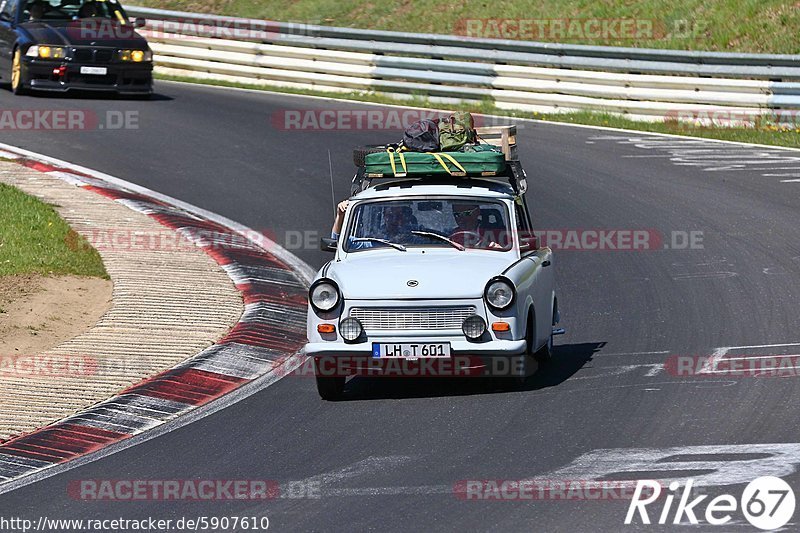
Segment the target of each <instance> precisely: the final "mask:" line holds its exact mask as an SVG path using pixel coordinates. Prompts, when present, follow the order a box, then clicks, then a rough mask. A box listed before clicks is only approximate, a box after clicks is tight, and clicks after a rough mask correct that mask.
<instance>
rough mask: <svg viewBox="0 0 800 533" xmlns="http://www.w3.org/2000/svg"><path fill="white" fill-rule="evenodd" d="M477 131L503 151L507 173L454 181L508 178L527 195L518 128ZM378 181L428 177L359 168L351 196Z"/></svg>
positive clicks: (501, 127) (455, 178)
mask: <svg viewBox="0 0 800 533" xmlns="http://www.w3.org/2000/svg"><path fill="white" fill-rule="evenodd" d="M475 129H476V131H477V134H478V140H479V141H480V142H482V143H485V144H491V145H494V146H497V147H499V148H500V149H501V150H502V152H503V155H504V156H505V160H506V170H505V172H503V173H501V174H497V175H495V176H487V175H485V174H483V175H467V176H460V177H455V176H454V177H453V179H454V180H458V179H469V178H484V179H485V178H487V177H488V178H492V177H495V178H506V179H507V180H508V182H509V184H510V185H511V187H512V189H514V193H515V194H517V195H520V194H525V191H527V190H528V182H527V175H526V174H525V170H524V169H523V168H522V165H521V163H520V162H519V156H518V154H517V127H516V126H514V125H511V126H488V127H482V128H475ZM436 178H437V179H441V176H436ZM376 179H404V180H413V181H424V180H425V179H428V177H426V176H425V175H417V176H380V177H377V176H375V175H369V174H367V173H366V170H365V168H364V167H359V169H358V171H357V172H356V174H355V176H353V183H352V187H351V190H350V192H351V194H353V195H355V194H358V193H359V192H361V191H364V190H366V189H368V188H369V187H370V186H371V185H372V182H373V180H376Z"/></svg>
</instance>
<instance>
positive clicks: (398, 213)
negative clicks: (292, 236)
mask: <svg viewBox="0 0 800 533" xmlns="http://www.w3.org/2000/svg"><path fill="white" fill-rule="evenodd" d="M349 205H350V201H349V200H344V201H342V202H339V205H337V206H336V218H335V219H334V221H333V227H332V228H331V238H332V239H338V238H339V235H340V234H341V232H342V224H343V223H344V215H345V213H346V212H347V208H348V206H349ZM418 229H419V226H418V225H417V223H416V221H415V219H414V213H413V211H412V210H411V207H409V206H407V205H388V206H386V207H384V208H383V225H382V227H381V230H382V234H381V235H365V237H376V238H379V239H384V240H387V241H389V242H393V243H397V244H404V245H405V244H422V243H423V242H426V239H424V238H421V237H419V236H418V235H414V234H413V233H411V232H412V231H415V230H418ZM349 241H350V242H349V243H348V244H349V246H348V248H349V249H364V248H372V247H374V246H383V245H382V244H381V243H377V242H369V241H354V238H353V237H352V236H351V237H349Z"/></svg>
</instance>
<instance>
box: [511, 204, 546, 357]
mask: <svg viewBox="0 0 800 533" xmlns="http://www.w3.org/2000/svg"><path fill="white" fill-rule="evenodd" d="M514 206H515V209H514V211H515V217H514V218H515V219H516V221H515V223H516V231H517V235H518V236H519V242H520V254H521V255H522V256H523V257H525V258H526V261H525V262H526V263H528V265H527V267H528V268H530V269H531V270H532V275H531V283H530V284H529V285H527V289H528V291H529V294H530V297H531V299H532V301H533V307H534V309H535V311H536V346H534V348H538V347H539V346H541V345H543V344H544V343H545V342H547V340H548V338H549V337H550V334H551V333H552V329H553V291H554V288H555V276H554V275H553V253H552V251H551V250H550V249H549V248H539V247H538V240H537V239H536V238H535V236H534V233H533V228H532V227H531V224H530V214H529V213H528V209H527V206H526V205H525V203H524V201H521V202H515V204H514Z"/></svg>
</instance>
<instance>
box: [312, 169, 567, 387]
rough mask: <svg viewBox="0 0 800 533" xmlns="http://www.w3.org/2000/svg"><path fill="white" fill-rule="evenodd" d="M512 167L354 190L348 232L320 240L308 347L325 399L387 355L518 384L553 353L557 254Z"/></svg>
mask: <svg viewBox="0 0 800 533" xmlns="http://www.w3.org/2000/svg"><path fill="white" fill-rule="evenodd" d="M515 168H516V169H517V170H518V172H517V174H516V177H517V178H522V179H515V177H514V175H511V174H510V176H511V179H508V180H503V179H500V178H497V179H487V178H482V177H479V178H476V177H460V178H455V177H448V178H447V179H442V178H427V179H401V180H397V181H392V182H389V183H382V184H379V185H374V186H367V187H365V188H364V190H360V191H359V190H358V189H354V191H355V192H356V194H354V195H353V196H352V197H351V198H350V201H349V205H348V207H347V211H346V213H345V215H344V220H343V222H342V229H341V234H340V235H336V234H334V235H332V236H331V238H330V239H327V238H325V239H322V244H321V247H322V249H323V250H328V251H331V252H333V253H334V254H335V255H334V258H333V260H332V261H330V262H329V263H327V264H326V265H324V266H323V267H322V268H321V269H320V271H319V272H318V273H317V275H316V278H315V280H314V281H313V283H312V285H311V287H310V289H309V309H308V344H307V345H306V346H305V354H306V355H307V356H310V357H313V358H314V361H315V371H316V378H317V388H318V391H319V393H320V396H322V398H324V399H336V398H338V397H340V396H341V395H342V393H343V391H344V387H345V382H346V379H347V375H348V374H350V373H354V374H359V373H362V372H361V371H363V370H365V367H367V369H368V370H374V369H375V368H380V365H376V364H375V363H380V362H390V361H394V362H397V360H398V359H402V360H404V362H406V361H409V360H410V361H420V360H428V359H437V360H439V362H441V361H442V360H447V359H452V358H457V357H458V358H460V359H461V360H462V361H467V364H470V365H472V366H474V367H480V368H481V369H482V370H483V372H481V373H479V375H497V373H493V372H492V370H493V369H503V372H504V374H503V375H504V376H506V377H508V378H509V379H507V380H504V381H506V382H508V383H512V384H514V383H519V382H520V381H521V380H524V379H525V377H526V376H528V375H530V373H532V372H533V371H535V366H536V365H535V363H534V361H536V360H539V361H541V360H546V359H548V358H549V357H550V354H551V350H552V346H553V335H555V334H559V333H563V330H561V329H556V328H555V325H556V324H557V323H558V321H559V312H558V301H557V299H556V292H555V284H554V275H553V271H554V268H555V267H554V264H553V253H552V251H551V250H550V248H547V247H541V248H540V247H539V246H538V244H537V243H538V240H537V239H536V238H535V236H534V234H533V232H532V229H531V217H530V213H529V211H528V206H527V203H526V200H525V194H524V192H525V189H526V187H527V184H526V180H525V179H524V172H523V171H522V170H521V167H520V166H519V165H518V163H517V166H516V167H515ZM498 362H502V363H503V364H497V363H498ZM462 364H463V363H462ZM462 370H463V369H462ZM471 375H476V374H471Z"/></svg>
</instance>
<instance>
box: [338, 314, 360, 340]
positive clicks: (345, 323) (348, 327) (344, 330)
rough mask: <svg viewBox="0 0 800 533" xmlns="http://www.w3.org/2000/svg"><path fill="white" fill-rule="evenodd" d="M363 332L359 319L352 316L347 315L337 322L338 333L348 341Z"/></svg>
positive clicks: (356, 337)
mask: <svg viewBox="0 0 800 533" xmlns="http://www.w3.org/2000/svg"><path fill="white" fill-rule="evenodd" d="M362 333H364V326H363V325H362V324H361V321H360V320H358V319H357V318H354V317H352V316H351V317H347V318H344V319H342V321H341V322H339V335H341V336H342V338H343V339H344V340H346V341H348V342H353V341H355V340H357V339H358V338H359V337H360V336H361V334H362Z"/></svg>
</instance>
